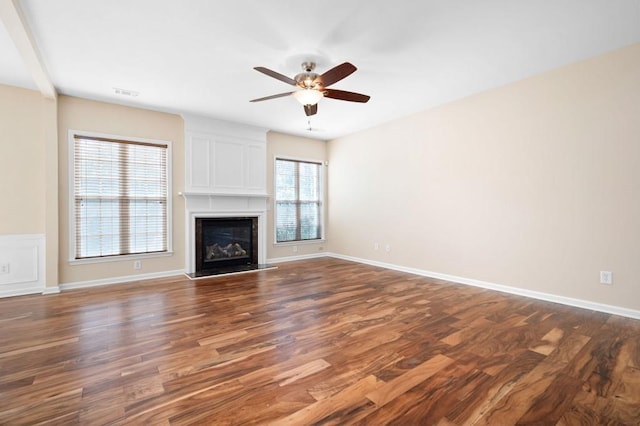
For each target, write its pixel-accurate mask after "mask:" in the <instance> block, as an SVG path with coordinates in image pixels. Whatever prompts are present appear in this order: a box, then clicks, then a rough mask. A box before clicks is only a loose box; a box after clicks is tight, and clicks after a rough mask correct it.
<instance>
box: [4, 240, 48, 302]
mask: <svg viewBox="0 0 640 426" xmlns="http://www.w3.org/2000/svg"><path fill="white" fill-rule="evenodd" d="M45 277H46V274H45V236H44V234H19V235H18V234H16V235H0V297H9V296H21V295H24V294H33V293H43V292H44V291H45V289H46V287H45Z"/></svg>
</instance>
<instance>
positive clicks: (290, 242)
mask: <svg viewBox="0 0 640 426" xmlns="http://www.w3.org/2000/svg"><path fill="white" fill-rule="evenodd" d="M326 242H327V240H325V239H324V238H321V239H319V240H300V241H285V242H282V243H273V246H274V247H280V246H282V247H286V246H299V245H302V244H324V243H326Z"/></svg>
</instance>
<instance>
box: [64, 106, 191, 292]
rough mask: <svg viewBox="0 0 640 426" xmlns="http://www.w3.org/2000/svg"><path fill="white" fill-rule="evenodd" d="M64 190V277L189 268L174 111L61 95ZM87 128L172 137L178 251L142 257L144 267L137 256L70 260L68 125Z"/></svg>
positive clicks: (178, 123)
mask: <svg viewBox="0 0 640 426" xmlns="http://www.w3.org/2000/svg"><path fill="white" fill-rule="evenodd" d="M58 104H59V108H58V141H59V148H60V151H59V165H60V167H59V193H60V282H61V283H75V282H83V281H92V280H99V279H108V278H117V277H122V276H129V275H136V274H147V273H156V272H163V271H174V270H182V269H183V268H184V256H185V254H184V200H183V198H182V197H181V196H179V195H178V192H180V191H183V190H184V124H183V121H182V118H181V117H180V116H177V115H173V114H166V113H161V112H156V111H149V110H143V109H139V108H130V107H125V106H121V105H115V104H108V103H103V102H95V101H89V100H86V99H80V98H74V97H69V96H60V97H59V100H58ZM69 129H73V130H85V131H89V132H99V133H107V134H112V135H119V136H132V137H139V138H150V139H161V140H168V141H171V142H172V156H173V164H172V168H173V170H172V175H173V176H172V194H171V197H172V202H173V211H172V214H173V252H174V253H173V256H171V257H156V258H145V259H142V269H141V270H134V269H133V261H132V260H128V261H118V262H105V263H92V264H80V265H78V264H76V265H70V264H69V262H68V259H69V187H68V185H69V177H68V170H69V169H68V167H69V165H68V159H69V149H68V148H69V142H68V131H69Z"/></svg>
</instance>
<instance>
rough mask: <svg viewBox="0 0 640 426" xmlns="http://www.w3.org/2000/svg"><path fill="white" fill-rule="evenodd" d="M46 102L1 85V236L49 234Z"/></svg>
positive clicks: (40, 98) (27, 93)
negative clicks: (47, 226)
mask: <svg viewBox="0 0 640 426" xmlns="http://www.w3.org/2000/svg"><path fill="white" fill-rule="evenodd" d="M45 102H46V101H44V100H43V98H42V96H41V95H40V93H39V92H36V91H33V90H26V89H20V88H17V87H10V86H3V85H0V200H2V201H1V203H2V207H1V208H0V235H3V234H4V235H6V234H44V233H45V221H46V212H45V209H46V204H45V196H46V180H45V176H46V162H45V158H46V148H45V142H44V140H45V131H46V128H45V123H44V121H43V116H44V115H45V114H46V112H47V110H48V109H47V104H46V103H45Z"/></svg>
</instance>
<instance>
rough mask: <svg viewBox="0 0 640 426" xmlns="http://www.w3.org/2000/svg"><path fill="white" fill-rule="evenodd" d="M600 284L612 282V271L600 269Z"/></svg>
mask: <svg viewBox="0 0 640 426" xmlns="http://www.w3.org/2000/svg"><path fill="white" fill-rule="evenodd" d="M600 284H607V285H612V284H613V273H612V272H611V271H600Z"/></svg>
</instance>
